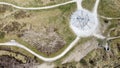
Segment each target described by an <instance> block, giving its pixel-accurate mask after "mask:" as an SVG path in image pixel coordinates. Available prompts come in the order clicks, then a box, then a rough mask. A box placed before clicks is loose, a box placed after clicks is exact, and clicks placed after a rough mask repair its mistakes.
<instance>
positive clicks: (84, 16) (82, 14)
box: [70, 9, 98, 37]
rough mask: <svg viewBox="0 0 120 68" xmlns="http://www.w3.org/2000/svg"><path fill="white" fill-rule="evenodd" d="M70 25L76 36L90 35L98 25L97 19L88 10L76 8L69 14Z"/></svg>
mask: <svg viewBox="0 0 120 68" xmlns="http://www.w3.org/2000/svg"><path fill="white" fill-rule="evenodd" d="M70 27H71V28H72V30H73V31H74V32H75V34H76V35H77V36H81V37H86V36H90V35H92V34H93V32H94V31H95V29H96V28H97V27H98V20H97V17H96V16H95V15H94V14H93V13H91V12H89V11H88V10H85V9H82V10H77V11H76V12H74V13H73V14H72V15H71V19H70Z"/></svg>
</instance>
